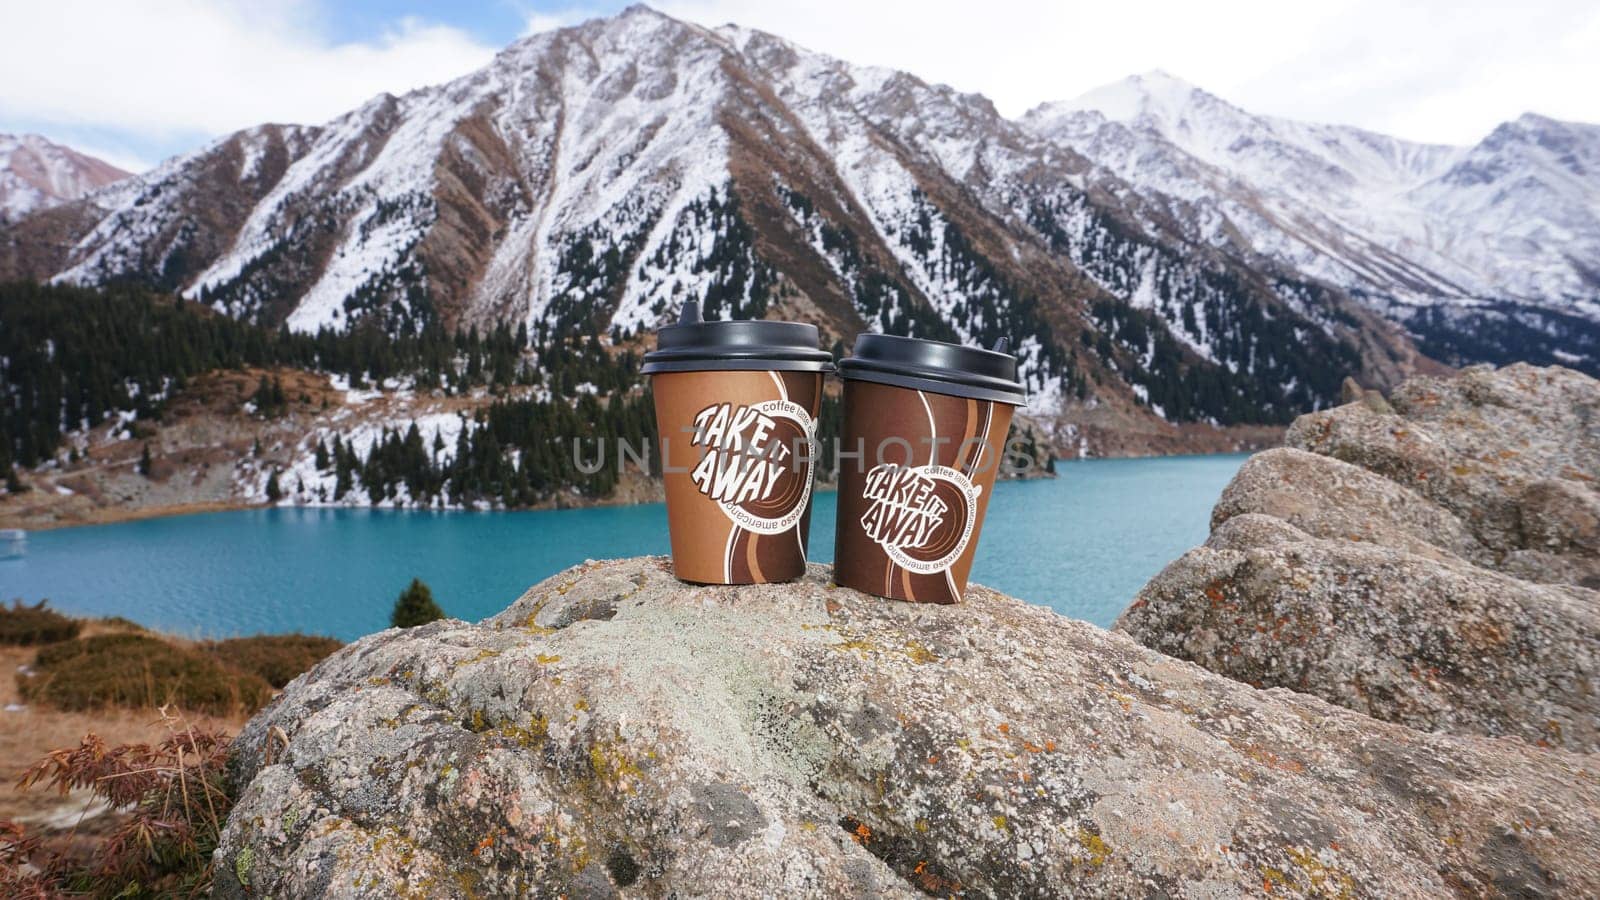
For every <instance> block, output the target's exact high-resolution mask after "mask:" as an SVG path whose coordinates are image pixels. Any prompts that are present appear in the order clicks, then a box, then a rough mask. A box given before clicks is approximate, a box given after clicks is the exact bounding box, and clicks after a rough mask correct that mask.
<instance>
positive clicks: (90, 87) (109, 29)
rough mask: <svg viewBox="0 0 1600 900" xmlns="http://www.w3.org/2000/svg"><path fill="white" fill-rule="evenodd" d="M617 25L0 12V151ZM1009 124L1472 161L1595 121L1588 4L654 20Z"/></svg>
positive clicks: (92, 140)
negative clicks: (1148, 113)
mask: <svg viewBox="0 0 1600 900" xmlns="http://www.w3.org/2000/svg"><path fill="white" fill-rule="evenodd" d="M621 5H622V4H620V3H615V2H595V3H584V4H580V5H570V4H564V3H548V2H532V0H480V2H477V3H468V2H458V3H450V2H382V0H348V2H335V0H254V2H244V0H240V2H233V0H213V2H202V0H118V2H114V3H108V2H103V0H102V2H84V0H50V2H35V3H26V2H20V0H19V2H8V3H6V4H5V6H4V8H3V9H0V132H19V131H36V132H39V133H42V134H44V135H46V136H48V137H51V138H53V139H56V140H60V141H63V142H66V143H69V144H72V145H74V146H77V147H80V148H82V149H85V150H88V151H90V152H93V153H97V154H99V155H102V156H104V157H105V158H107V159H109V160H111V161H112V162H116V163H119V164H121V165H123V166H124V167H128V168H135V169H137V168H142V167H146V166H148V165H150V164H153V163H155V162H158V161H159V160H161V159H162V158H164V157H166V156H169V155H172V154H175V153H181V152H184V151H186V150H189V149H192V148H194V147H195V146H197V145H199V144H200V143H202V142H204V141H205V140H207V139H209V138H211V137H214V136H217V135H220V134H225V133H227V132H229V131H232V130H235V129H238V128H243V127H246V126H249V125H253V124H256V123H259V122H263V121H277V122H321V121H325V120H327V119H329V118H331V117H333V116H334V115H337V114H338V113H340V112H343V111H345V110H347V109H350V108H351V107H354V106H356V105H358V104H360V103H361V102H362V101H364V100H365V99H367V98H368V97H371V96H372V95H374V94H376V93H378V92H380V91H390V92H392V93H400V92H403V91H405V90H408V89H410V88H414V87H419V86H422V85H425V84H430V83H434V82H438V81H443V80H446V79H449V78H452V77H454V76H457V75H461V74H464V73H466V72H469V71H471V70H473V69H475V68H477V67H478V66H480V65H482V64H483V63H484V62H486V61H487V60H488V59H489V57H490V56H491V55H492V54H493V53H494V52H495V50H497V49H498V48H500V47H501V46H504V45H505V44H507V43H509V42H510V41H512V40H515V39H516V38H517V37H519V36H521V35H523V34H527V33H531V32H535V31H541V30H545V29H548V28H553V27H559V26H561V25H565V24H570V23H573V22H577V21H581V20H583V19H585V18H589V17H592V16H596V15H608V14H610V13H613V12H615V11H616V10H617V9H618V8H620V6H621ZM655 6H656V8H658V9H661V10H662V11H664V12H668V13H670V14H673V15H677V16H679V17H681V18H687V19H691V20H694V21H697V22H702V23H705V24H708V25H717V24H722V23H724V22H738V23H740V24H743V25H748V26H752V27H756V28H762V29H765V30H768V31H772V32H775V33H777V34H780V35H783V36H785V37H788V38H790V39H791V40H794V41H797V42H799V43H801V44H803V45H806V46H809V47H811V48H813V49H817V50H822V51H825V52H828V53H831V54H833V55H836V56H840V57H843V58H845V59H848V60H851V61H853V62H860V63H871V64H876V65H885V66H892V67H895V68H900V69H905V70H908V71H910V72H913V73H915V74H917V75H919V76H921V77H923V78H925V79H927V80H930V81H938V82H944V83H947V84H950V85H953V86H955V87H957V88H959V89H961V90H966V91H976V92H979V93H983V94H986V95H987V96H989V97H990V98H991V99H993V100H994V101H995V103H996V105H997V106H998V107H999V108H1000V110H1001V111H1002V112H1004V113H1006V114H1008V115H1018V114H1021V113H1022V112H1024V111H1025V110H1027V109H1028V108H1029V107H1031V106H1033V105H1034V104H1037V103H1040V102H1043V101H1046V100H1053V99H1064V98H1071V97H1075V96H1077V95H1079V94H1081V93H1083V92H1085V91H1087V90H1089V89H1091V88H1094V87H1096V86H1099V85H1101V84H1104V83H1107V82H1110V81H1115V80H1117V79H1119V78H1122V77H1124V76H1127V75H1129V74H1132V73H1135V72H1143V71H1148V70H1151V69H1158V68H1159V69H1164V70H1166V71H1168V72H1171V73H1172V74H1174V75H1177V76H1179V77H1181V78H1184V79H1186V80H1188V81H1190V82H1193V83H1195V84H1197V85H1199V86H1201V87H1204V88H1206V89H1207V90H1209V91H1211V92H1213V93H1216V94H1218V95H1220V96H1222V97H1224V98H1226V99H1228V100H1231V101H1233V102H1234V103H1237V104H1239V105H1241V106H1243V107H1245V108H1247V109H1250V110H1252V111H1256V112H1263V113H1271V114H1274V115H1281V116H1290V117H1295V118H1301V119H1310V120H1316V121H1328V122H1343V123H1349V124H1354V125H1360V126H1363V127H1367V128H1372V129H1375V130H1378V131H1384V132H1388V133H1391V134H1396V135H1399V136H1402V137H1407V138H1412V139H1415V140H1425V141H1438V142H1444V143H1470V142H1472V141H1475V140H1477V139H1478V138H1480V137H1482V136H1483V135H1484V134H1485V133H1487V132H1488V131H1489V129H1491V128H1492V127H1494V125H1495V124H1497V123H1498V122H1501V121H1504V120H1506V119H1509V118H1514V117H1515V116H1517V115H1519V114H1521V113H1523V112H1526V111H1530V110H1531V111H1535V112H1540V113H1544V114H1546V115H1551V116H1555V117H1558V118H1565V119H1576V120H1580V121H1589V122H1600V90H1596V88H1595V86H1596V85H1600V3H1595V2H1593V0H1527V2H1522V3H1519V4H1517V5H1516V6H1515V7H1514V9H1515V11H1514V12H1513V11H1511V10H1512V9H1513V7H1512V6H1511V5H1509V4H1499V3H1483V2H1478V0H1456V2H1440V3H1433V4H1405V3H1401V2H1395V0H1319V2H1317V3H1284V2H1282V0H1270V2H1269V0H1261V2H1255V0H1248V2H1215V3H1194V2H1186V0H1123V2H1118V3H1106V2H1104V0H1096V2H1078V0H1070V2H1068V0H1062V2H1054V3H1051V2H1021V0H983V2H979V3H950V2H944V0H870V2H862V0H812V2H806V3H796V2H792V0H661V2H659V3H657V4H655Z"/></svg>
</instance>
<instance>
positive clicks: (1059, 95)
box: [659, 0, 1600, 143]
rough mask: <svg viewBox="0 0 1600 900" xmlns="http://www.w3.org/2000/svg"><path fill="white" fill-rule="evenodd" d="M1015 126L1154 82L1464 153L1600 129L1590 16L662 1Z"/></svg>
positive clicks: (1340, 7) (1563, 1)
mask: <svg viewBox="0 0 1600 900" xmlns="http://www.w3.org/2000/svg"><path fill="white" fill-rule="evenodd" d="M659 8H660V9H661V10H662V11H664V12H667V13H669V14H672V15H676V16H679V17H681V18H686V19H691V20H693V21H696V22H700V23H702V24H705V25H713V26H714V25H720V24H723V23H726V22H737V23H739V24H741V25H746V26H749V27H753V28H760V29H762V30H764V31H770V32H773V33H775V34H779V35H782V36H784V37H787V38H789V39H790V40H793V41H795V42H797V43H799V44H801V45H804V46H807V47H810V48H812V49H815V50H820V51H823V52H825V53H829V54H832V55H834V56H838V57H841V58H844V59H848V60H850V61H852V62H858V63H869V64H876V65H885V66H890V67H893V68H897V69H904V70H907V71H910V72H913V73H915V74H917V75H919V76H921V77H922V78H924V79H926V80H929V81H936V82H943V83H946V84H950V85H952V86H954V87H956V88H958V89H960V90H965V91H975V92H978V93H982V94H984V95H986V96H988V97H989V98H990V99H992V100H994V101H995V105H996V106H998V107H999V109H1000V111H1001V112H1003V113H1005V114H1007V115H1018V114H1020V113H1022V112H1024V111H1025V110H1027V109H1028V108H1030V107H1032V106H1033V105H1035V104H1038V103H1041V102H1044V101H1047V100H1058V99H1069V98H1072V97H1076V96H1077V95H1079V94H1082V93H1084V92H1085V91H1087V90H1089V89H1091V88H1093V87H1096V86H1099V85H1101V84H1104V83H1107V82H1110V81H1115V80H1117V79H1120V78H1122V77H1124V76H1127V75H1129V74H1132V73H1135V72H1143V71H1148V70H1150V69H1157V68H1159V69H1165V70H1167V71H1168V72H1171V73H1173V74H1175V75H1178V76H1179V77H1181V78H1184V79H1187V80H1189V81H1191V82H1193V83H1195V84H1197V85H1199V86H1201V87H1203V88H1206V89H1207V90H1210V91H1212V92H1213V93H1216V94H1218V95H1220V96H1222V97H1224V98H1225V99H1228V100H1231V101H1233V102H1235V103H1237V104H1239V105H1241V106H1243V107H1245V108H1246V109H1249V110H1251V111H1253V112H1261V113H1270V114H1273V115H1281V116H1289V117H1294V118H1301V119H1308V120H1313V121H1330V122H1344V123H1349V124H1355V125H1361V126H1365V127H1368V128H1373V129H1376V130H1379V131H1385V132H1389V133H1392V134H1397V135H1400V136H1403V137H1409V138H1413V139H1418V140H1433V141H1441V142H1449V143H1469V142H1472V141H1475V140H1477V139H1478V138H1480V137H1482V136H1483V135H1484V134H1485V133H1486V132H1487V131H1488V130H1489V129H1491V128H1492V127H1494V125H1496V124H1498V123H1499V122H1502V121H1505V120H1507V119H1511V118H1515V117H1516V116H1518V115H1520V114H1521V113H1523V112H1526V111H1529V110H1534V111H1538V112H1542V113H1545V114H1547V115H1552V116H1555V117H1557V118H1566V119H1577V120H1581V121H1590V122H1595V121H1600V90H1596V87H1595V86H1596V85H1600V4H1595V3H1593V2H1592V0H1532V2H1523V3H1519V4H1516V5H1515V6H1514V7H1511V6H1507V5H1504V4H1498V5H1497V4H1492V3H1488V2H1480V0H1466V2H1446V3H1433V4H1424V5H1421V6H1418V5H1406V4H1399V3H1394V2H1392V0H1323V2H1319V3H1283V2H1280V0H1271V2H1268V0H1243V2H1227V3H1194V2H1191V0H1162V2H1151V0H1124V2H1116V3H1107V2H1103V0H1094V2H1083V0H1072V2H1021V0H985V2H983V3H981V4H969V3H956V2H951V0H873V2H866V3H864V2H861V0H812V2H807V3H792V2H768V0H662V2H661V3H660V4H659Z"/></svg>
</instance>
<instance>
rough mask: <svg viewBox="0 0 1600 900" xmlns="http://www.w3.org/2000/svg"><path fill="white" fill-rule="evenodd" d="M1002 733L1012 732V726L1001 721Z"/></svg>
mask: <svg viewBox="0 0 1600 900" xmlns="http://www.w3.org/2000/svg"><path fill="white" fill-rule="evenodd" d="M1000 733H1001V734H1010V733H1011V726H1010V725H1009V724H1007V723H1005V722H1001V723H1000Z"/></svg>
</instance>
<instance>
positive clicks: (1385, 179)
mask: <svg viewBox="0 0 1600 900" xmlns="http://www.w3.org/2000/svg"><path fill="white" fill-rule="evenodd" d="M1023 123H1024V124H1025V125H1026V126H1027V127H1028V128H1030V129H1031V130H1032V131H1034V133H1036V134H1039V135H1040V136H1042V137H1045V138H1046V139H1049V140H1052V141H1054V142H1056V143H1058V144H1060V145H1062V146H1064V147H1070V148H1072V149H1075V150H1078V151H1079V152H1081V153H1082V154H1083V155H1085V156H1087V157H1089V158H1090V159H1092V160H1094V161H1095V162H1097V163H1099V164H1100V165H1101V166H1102V167H1104V168H1105V169H1106V170H1108V171H1109V172H1111V173H1113V174H1115V175H1116V176H1117V177H1118V178H1120V179H1122V180H1123V181H1125V182H1127V183H1131V184H1132V185H1134V186H1135V187H1136V189H1138V190H1139V191H1140V192H1141V193H1142V194H1144V195H1145V196H1146V197H1148V198H1151V199H1152V201H1153V202H1156V203H1158V204H1159V203H1162V202H1166V204H1167V208H1168V209H1169V211H1170V213H1171V214H1172V215H1173V217H1174V218H1175V219H1177V220H1178V221H1179V222H1181V223H1182V226H1183V227H1184V229H1185V230H1186V232H1187V233H1188V234H1189V235H1190V236H1191V237H1192V238H1194V239H1195V240H1198V241H1202V242H1205V243H1208V244H1211V245H1213V246H1216V247H1218V248H1219V249H1223V250H1226V251H1228V252H1236V253H1243V254H1247V255H1250V256H1253V257H1256V258H1259V259H1262V260H1264V261H1269V262H1270V263H1271V264H1274V265H1277V266H1283V267H1287V268H1289V269H1292V270H1294V271H1298V272H1301V273H1304V274H1306V275H1309V276H1311V277H1314V278H1317V279H1320V280H1323V281H1326V282H1329V283H1332V284H1334V285H1337V286H1338V287H1340V288H1343V289H1345V290H1347V291H1350V292H1351V293H1352V294H1354V295H1356V296H1359V297H1362V298H1363V299H1364V300H1365V302H1366V303H1367V304H1368V305H1369V306H1370V307H1371V308H1373V309H1375V310H1377V311H1379V312H1381V313H1383V314H1385V315H1388V316H1390V317H1392V318H1395V319H1397V320H1398V321H1400V322H1402V323H1405V324H1406V325H1407V326H1408V327H1409V328H1410V329H1411V330H1412V331H1413V333H1414V334H1417V335H1419V336H1421V337H1422V338H1423V339H1424V346H1425V347H1430V348H1431V349H1433V350H1434V352H1438V353H1439V354H1440V355H1441V356H1442V357H1444V358H1447V359H1451V360H1452V361H1456V362H1467V361H1472V360H1476V359H1491V360H1494V361H1507V360H1509V359H1515V358H1519V357H1529V358H1539V359H1548V360H1552V361H1560V362H1565V363H1568V364H1579V365H1583V366H1587V367H1590V368H1593V367H1595V366H1597V365H1600V357H1597V356H1596V355H1595V354H1597V353H1600V267H1597V266H1596V264H1595V262H1594V260H1596V259H1600V126H1595V125H1583V124H1577V123H1569V122H1561V121H1558V120H1554V119H1550V118H1547V117H1544V116H1539V115H1536V114H1531V113H1530V114H1527V115H1524V116H1522V117H1520V118H1518V119H1517V120H1515V121H1512V122H1507V123H1505V124H1503V125H1501V126H1499V127H1498V128H1496V129H1495V130H1494V131H1493V132H1492V133H1491V134H1489V135H1488V136H1487V137H1485V138H1484V139H1483V140H1482V141H1480V142H1479V143H1478V144H1476V145H1475V146H1472V147H1450V146H1443V145H1437V144H1422V143H1416V142H1412V141H1405V140H1400V139H1398V138H1393V137H1389V136H1387V135H1382V134H1377V133H1374V132H1371V131H1366V130H1363V129H1359V128H1352V127H1348V126H1342V125H1324V124H1316V123H1309V122H1300V121H1295V120H1290V119H1283V118H1276V117H1272V116H1261V115H1255V114H1252V113H1249V112H1247V111H1245V110H1243V109H1241V108H1239V107H1237V106H1235V105H1233V104H1231V103H1228V102H1227V101H1225V100H1222V99H1220V98H1218V97H1216V96H1214V95H1212V94H1209V93H1207V92H1205V91H1203V90H1201V89H1199V88H1197V87H1194V86H1193V85H1190V84H1188V83H1186V82H1184V81H1182V80H1181V79H1177V78H1174V77H1172V76H1170V75H1167V74H1165V73H1160V72H1156V73H1150V74H1146V75H1139V76H1134V77H1132V78H1127V79H1124V80H1122V81H1119V82H1116V83H1114V84H1111V85H1107V86H1105V87H1102V88H1097V89H1096V90H1094V91H1091V92H1089V93H1088V94H1086V95H1084V96H1082V97H1079V98H1077V99H1075V100H1070V101H1064V102H1060V103H1052V104H1046V105H1044V106H1041V107H1039V108H1037V109H1035V110H1033V111H1032V112H1030V113H1029V114H1028V115H1027V116H1026V117H1024V119H1023ZM1161 198H1166V200H1165V201H1163V200H1162V199H1161ZM1484 310H1493V311H1494V312H1493V315H1494V316H1496V317H1499V318H1498V319H1496V320H1495V321H1489V320H1487V319H1485V318H1483V316H1484V315H1487V314H1486V313H1484V312H1483V311H1484ZM1574 316H1575V317H1576V318H1575V319H1574V318H1571V317H1574ZM1585 323H1588V324H1585ZM1511 334H1518V335H1522V337H1518V338H1516V339H1515V340H1512V339H1510V338H1507V337H1506V335H1511ZM1541 334H1542V335H1545V337H1539V335H1541ZM1524 338H1527V339H1526V340H1524ZM1529 341H1532V344H1530V343H1529ZM1575 348H1576V349H1575Z"/></svg>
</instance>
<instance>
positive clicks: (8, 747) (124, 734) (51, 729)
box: [0, 622, 249, 824]
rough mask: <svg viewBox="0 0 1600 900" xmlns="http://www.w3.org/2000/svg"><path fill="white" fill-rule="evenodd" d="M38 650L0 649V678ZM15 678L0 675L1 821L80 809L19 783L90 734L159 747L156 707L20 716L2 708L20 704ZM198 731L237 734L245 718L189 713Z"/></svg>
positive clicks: (161, 731) (42, 710)
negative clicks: (41, 762) (56, 752)
mask: <svg viewBox="0 0 1600 900" xmlns="http://www.w3.org/2000/svg"><path fill="white" fill-rule="evenodd" d="M120 630H122V629H118V628H114V627H110V626H106V625H102V624H99V623H93V622H91V623H89V624H87V625H86V626H85V628H84V631H83V633H84V634H85V635H94V634H105V633H108V632H114V631H120ZM37 652H38V648H37V647H8V646H0V667H3V669H0V675H4V676H10V675H11V674H13V673H15V672H16V671H17V668H18V667H19V666H24V665H30V664H32V662H33V659H34V655H35V654H36V653H37ZM22 703H23V700H22V698H21V697H20V696H18V693H17V684H16V679H15V678H12V677H0V819H17V820H19V821H24V822H37V821H41V820H53V821H60V820H61V819H62V818H68V823H69V824H70V817H71V816H72V814H73V813H75V812H76V811H77V810H80V809H82V808H84V805H85V802H86V800H87V798H85V797H80V796H69V797H66V798H63V797H60V796H58V795H56V794H55V793H53V792H50V791H37V790H36V791H17V790H13V789H12V786H13V785H15V784H16V783H17V780H18V779H20V778H21V777H22V776H23V774H24V773H25V772H27V770H28V768H29V767H30V766H32V765H33V764H34V763H36V762H38V761H39V760H40V759H42V758H44V756H45V755H46V754H48V753H50V752H51V751H54V750H59V749H60V748H62V747H73V746H77V744H78V742H79V741H80V740H82V739H83V736H84V735H86V734H89V733H90V732H93V733H95V734H98V735H99V736H100V737H102V738H104V739H105V741H106V743H108V744H112V745H118V744H137V743H150V744H153V743H157V742H159V741H161V740H162V739H163V738H165V737H166V736H167V733H168V732H167V728H166V726H165V725H163V724H162V721H161V715H160V713H159V712H158V711H157V710H154V709H105V710H98V711H90V712H63V711H61V710H56V709H50V708H48V707H44V706H37V705H31V706H28V707H27V708H26V709H24V710H22V711H20V712H6V711H4V710H5V708H8V707H14V706H17V705H21V704H22ZM188 719H189V720H190V721H191V722H192V723H193V724H194V725H195V726H196V727H197V728H205V729H214V730H221V731H225V732H227V733H229V734H236V733H238V731H239V729H240V728H241V727H243V726H244V723H245V722H246V721H247V720H248V719H249V716H248V715H245V714H237V715H231V716H206V715H196V714H192V713H191V714H188Z"/></svg>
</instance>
